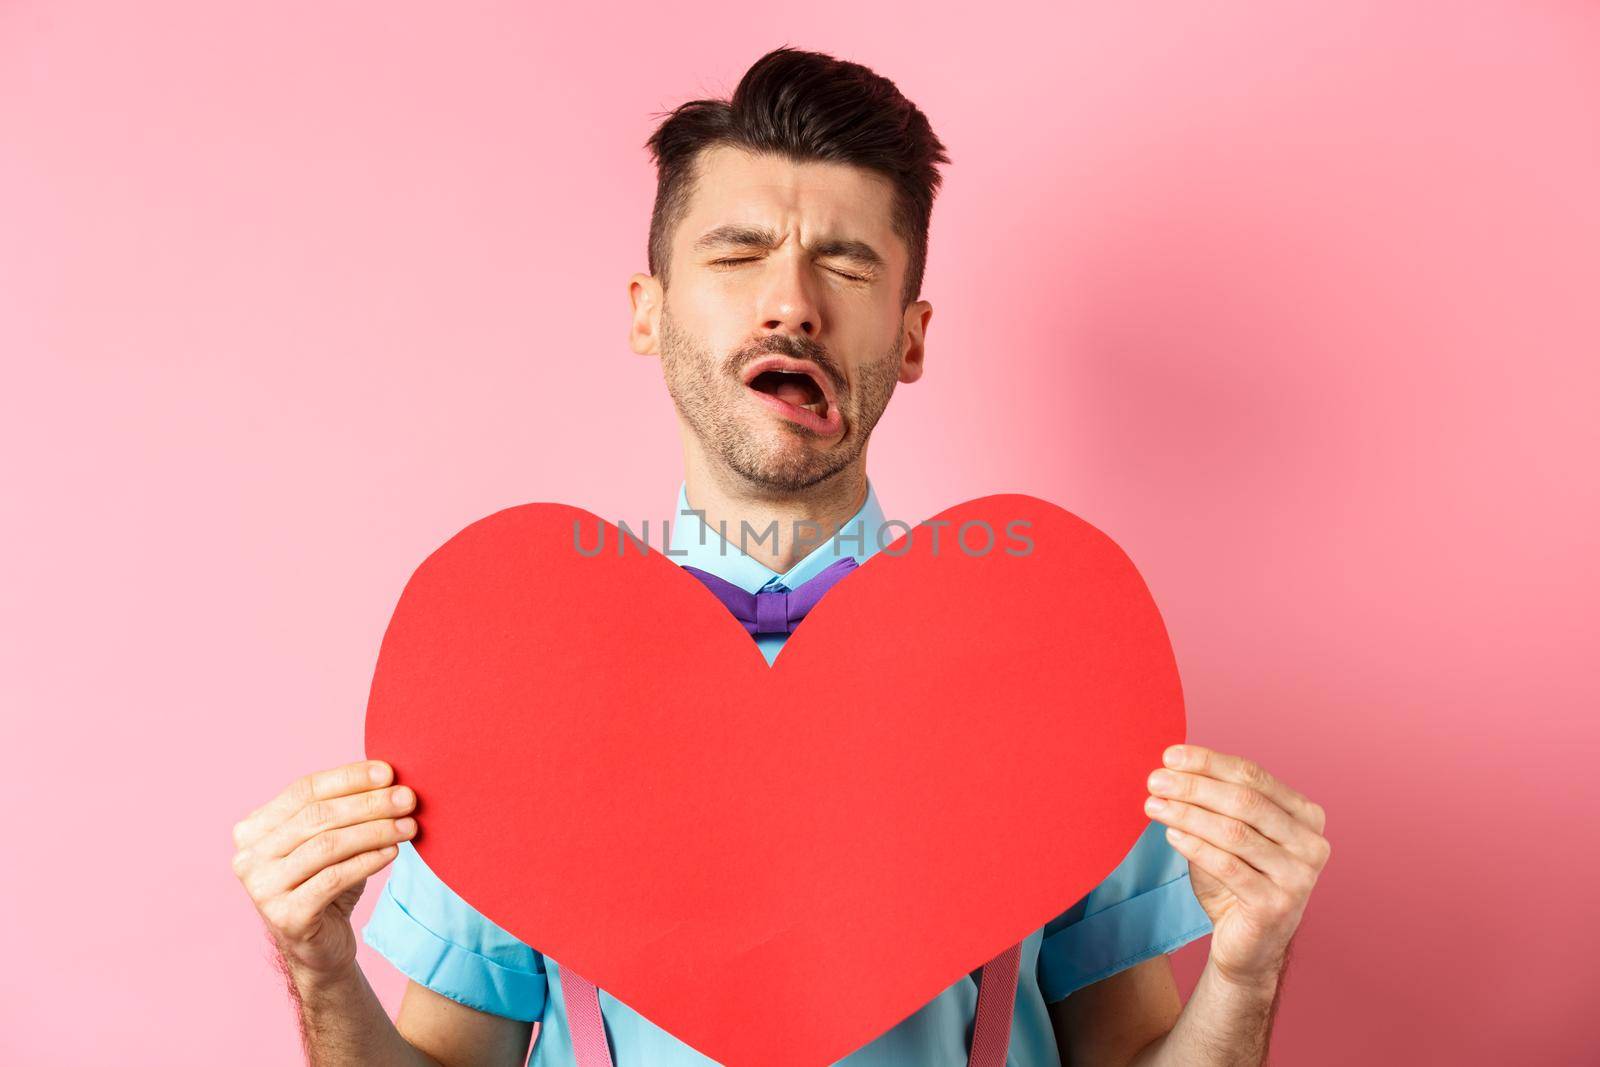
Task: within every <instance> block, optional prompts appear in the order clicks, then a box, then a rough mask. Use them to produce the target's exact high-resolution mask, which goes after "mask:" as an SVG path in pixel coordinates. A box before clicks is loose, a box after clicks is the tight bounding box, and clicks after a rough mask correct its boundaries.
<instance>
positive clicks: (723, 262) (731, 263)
mask: <svg viewBox="0 0 1600 1067" xmlns="http://www.w3.org/2000/svg"><path fill="white" fill-rule="evenodd" d="M754 262H755V258H754V257H751V256H745V257H743V258H740V259H713V260H712V261H711V265H712V266H713V267H736V266H738V265H739V264H740V263H754ZM828 270H829V271H830V272H831V273H833V274H837V275H838V276H839V277H841V278H848V279H849V280H850V281H853V282H864V281H866V280H867V279H866V278H863V277H861V276H860V275H858V274H846V273H845V272H844V271H842V270H834V269H833V268H832V267H829V268H828Z"/></svg>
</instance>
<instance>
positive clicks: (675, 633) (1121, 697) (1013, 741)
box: [366, 493, 1184, 1067]
mask: <svg viewBox="0 0 1600 1067" xmlns="http://www.w3.org/2000/svg"><path fill="white" fill-rule="evenodd" d="M984 524H987V532H986V529H985V525H984ZM890 529H891V530H892V529H894V528H893V527H891V528H890ZM600 531H603V532H604V535H605V538H604V542H603V544H604V549H605V550H604V551H603V552H601V553H600V554H598V555H586V554H584V553H585V552H588V551H592V550H593V549H594V547H595V545H596V543H597V541H596V539H597V537H598V536H599V532H600ZM935 535H937V541H936V539H935ZM868 536H871V533H870V532H869V534H868ZM580 544H581V546H582V548H583V549H584V551H580V550H579V545H580ZM619 545H620V546H621V547H622V552H621V553H620V554H619V551H618V546H619ZM986 546H987V550H986V551H983V549H985V547H986ZM730 551H732V549H731V548H730ZM1183 738H1184V713H1183V697H1182V690H1181V686H1180V683H1179V679H1178V672H1177V666H1176V663H1175V662H1174V658H1173V654H1172V650H1171V647H1170V645H1169V643H1168V640H1167V634H1166V628H1165V626H1164V624H1163V623H1162V620H1161V615H1160V612H1159V611H1158V609H1157V607H1156V605H1155V603H1154V601H1153V600H1152V599H1151V596H1150V594H1149V592H1148V590H1147V589H1146V588H1145V584H1144V582H1143V580H1142V579H1141V578H1140V576H1139V573H1138V571H1137V570H1136V569H1135V568H1134V566H1133V563H1132V562H1131V561H1130V560H1129V559H1128V557H1127V556H1126V555H1125V554H1124V553H1123V552H1122V550H1121V549H1120V548H1118V547H1117V545H1116V544H1115V543H1114V542H1113V541H1112V540H1111V539H1110V538H1108V537H1107V536H1106V535H1105V534H1103V533H1101V532H1100V531H1099V530H1097V529H1095V528H1094V527H1093V526H1091V525H1089V524H1088V523H1086V522H1084V521H1083V520H1081V519H1079V518H1077V517H1076V516H1074V515H1072V514H1070V513H1069V512H1067V511H1064V510H1062V509H1061V508H1059V507H1057V506H1055V505H1054V504H1050V503H1048V502H1046V501H1044V500H1040V499H1038V498H1037V497H1032V496H1027V495H1023V494H1014V493H1008V494H997V495H993V496H987V497H982V498H980V499H977V500H972V501H969V502H967V503H964V504H959V505H957V506H955V507H952V508H950V509H948V510H946V511H944V512H942V513H941V514H940V515H938V516H936V517H935V518H934V519H932V520H929V521H928V522H926V523H924V524H921V525H919V526H916V527H913V528H912V529H911V530H910V531H909V532H907V533H904V534H902V535H901V536H900V537H899V538H898V539H897V540H895V541H894V542H892V543H890V544H888V545H887V546H886V547H885V548H884V550H883V551H881V552H879V553H878V554H877V555H875V556H873V557H872V558H870V559H868V560H867V561H866V562H865V563H863V564H862V565H861V566H860V567H858V568H857V569H856V570H854V571H853V572H851V573H850V574H848V575H846V576H845V578H844V579H843V580H842V581H840V582H839V583H838V584H837V585H835V586H834V587H833V588H832V589H831V590H830V591H829V592H828V593H827V595H826V596H824V597H823V598H822V600H821V602H820V603H819V604H818V605H817V606H816V607H815V608H813V609H812V611H811V613H810V614H809V615H808V616H807V617H806V618H805V620H804V621H802V622H801V623H800V625H799V627H798V628H797V630H796V631H795V632H794V634H793V635H791V637H790V638H789V640H788V643H787V644H786V645H785V646H784V648H783V650H782V652H781V653H780V654H779V655H778V657H777V660H776V661H775V663H774V664H773V665H772V666H771V667H770V668H769V667H768V665H767V663H766V661H765V660H764V659H763V657H762V655H761V652H760V650H759V649H758V648H757V646H756V643H755V641H754V640H753V639H752V638H751V636H750V635H749V634H748V633H747V632H746V631H745V630H744V629H743V628H742V627H741V626H740V625H739V623H738V622H737V621H736V620H735V619H734V618H733V616H732V615H731V614H730V613H729V612H728V611H727V609H726V608H724V607H723V606H722V605H721V604H720V603H719V602H718V601H717V600H716V599H715V597H714V596H713V595H712V594H711V592H710V590H708V589H707V588H705V586H703V585H702V584H701V583H700V582H699V581H697V580H696V579H695V578H694V577H693V576H692V575H690V574H687V573H685V572H683V571H682V570H680V569H679V567H678V566H677V564H675V563H673V562H672V561H671V560H669V559H667V558H666V557H665V556H663V555H661V554H660V553H659V552H657V551H656V550H655V549H654V548H644V547H642V546H641V544H640V542H639V541H638V540H637V539H636V538H622V537H619V532H618V530H617V529H616V528H615V527H613V526H612V525H611V524H609V523H605V522H603V521H602V520H600V519H598V518H597V517H595V516H594V515H592V514H590V513H589V512H587V511H585V510H583V509H581V508H576V507H571V506H567V505H563V504H555V503H535V504H524V505H521V506H518V507H512V508H508V509H506V510H504V511H501V512H498V513H496V514H494V515H490V516H489V517H487V518H484V519H482V520H480V521H478V522H475V523H473V524H472V525H471V526H468V527H467V528H466V529H464V530H462V531H461V532H460V533H459V534H457V535H456V536H454V537H453V538H451V539H450V540H449V541H448V542H446V543H445V544H444V545H443V546H442V547H440V548H439V549H438V550H437V551H435V552H434V553H433V554H432V555H430V556H429V557H428V558H427V559H426V560H425V561H424V562H423V563H422V565H421V566H420V567H418V568H417V571H416V573H415V574H414V575H413V576H412V578H411V580H410V581H409V582H408V583H407V584H406V587H405V590H404V592H403V593H402V595H401V597H400V602H399V604H398V606H397V607H396V608H395V611H394V616H393V618H392V620H391V621H390V623H389V628H388V630H387V632H386V633H385V635H384V638H383V644H382V647H381V649H380V652H379V656H378V663H377V669H376V672H375V676H374V678H373V682H372V691H371V697H370V701H369V703H368V708H367V737H366V742H367V746H366V747H367V755H368V757H369V758H374V759H383V760H387V761H389V762H390V763H392V764H393V765H394V768H395V772H396V777H397V780H398V781H400V782H404V783H406V784H408V785H410V786H412V787H413V788H414V789H415V790H416V793H417V798H418V803H417V809H416V815H417V820H418V825H419V832H418V834H417V836H416V838H415V839H414V843H415V846H416V848H417V851H418V853H419V854H420V855H421V856H422V858H423V859H424V860H425V861H426V862H427V864H428V866H429V867H430V868H431V869H432V870H433V871H434V872H435V873H436V874H438V876H439V877H440V878H442V879H443V880H444V881H445V883H446V884H448V885H449V886H450V887H451V888H452V889H453V890H454V891H455V892H456V893H458V894H459V895H460V896H461V897H463V898H464V899H465V900H467V901H468V902H469V903H471V904H472V905H473V906H474V907H475V908H477V909H478V910H479V911H480V912H482V913H483V914H484V915H485V916H486V917H488V918H489V919H490V920H492V921H493V922H495V923H496V924H498V925H499V926H501V927H503V928H504V929H505V930H507V931H509V932H510V933H512V934H513V935H515V936H516V937H518V938H520V939H521V940H522V941H524V942H526V943H527V944H529V945H531V946H533V947H534V948H536V949H537V950H539V951H540V952H543V953H544V954H546V955H547V956H548V957H549V958H550V959H551V960H553V961H555V963H556V964H557V966H569V967H571V968H573V969H575V970H576V971H577V972H578V973H579V974H582V975H583V976H585V977H586V978H588V979H589V980H590V981H592V982H594V983H595V984H596V985H598V986H599V987H600V988H602V989H604V990H606V991H607V992H608V993H610V994H611V995H612V996H615V997H617V998H619V999H620V1000H622V1001H623V1002H624V1003H626V1004H628V1005H629V1006H630V1007H632V1008H633V1009H634V1010H635V1011H637V1012H639V1013H640V1014H641V1015H643V1016H644V1017H645V1018H647V1019H649V1020H651V1021H652V1022H653V1023H655V1024H656V1025H658V1026H660V1027H662V1028H663V1029H665V1030H667V1031H668V1032H669V1033H671V1034H673V1035H675V1036H676V1037H677V1038H678V1039H680V1040H682V1041H684V1042H685V1043H687V1044H689V1045H690V1046H692V1047H694V1048H695V1049H697V1050H699V1051H700V1052H702V1053H704V1054H705V1055H706V1056H709V1057H711V1058H712V1059H714V1060H717V1061H719V1062H721V1063H724V1064H728V1065H730V1067H746V1065H750V1067H821V1065H825V1064H829V1063H832V1062H833V1061H835V1060H837V1059H839V1058H841V1057H843V1056H845V1055H847V1054H849V1053H850V1052H851V1051H853V1050H854V1049H856V1048H858V1047H860V1046H862V1045H864V1044H866V1043H868V1042H870V1041H871V1040H872V1039H873V1038H875V1037H877V1036H878V1035H880V1034H882V1033H884V1032H885V1031H887V1030H888V1029H890V1028H892V1027H893V1026H894V1025H895V1024H897V1023H898V1022H900V1021H901V1020H902V1019H904V1018H906V1017H907V1016H908V1015H910V1014H912V1013H913V1012H915V1011H916V1010H917V1009H918V1008H920V1007H922V1006H923V1005H924V1004H926V1003H927V1002H928V1001H930V1000H932V999H933V998H934V997H936V996H937V995H938V994H939V993H940V992H941V991H943V990H944V989H945V988H947V987H948V986H950V985H951V983H953V982H955V981H958V980H961V979H962V978H963V977H964V976H965V975H966V974H967V973H968V972H970V971H973V970H975V969H976V968H978V967H979V966H981V965H982V964H983V963H984V962H985V961H987V960H988V959H990V958H991V957H993V956H995V955H996V954H998V953H999V952H1001V951H1002V950H1004V949H1005V948H1007V947H1008V946H1010V945H1012V944H1014V943H1016V942H1018V941H1020V940H1022V939H1023V938H1024V937H1025V936H1026V935H1028V934H1029V933H1030V932H1032V931H1034V930H1036V929H1038V928H1039V927H1040V926H1042V925H1044V924H1045V923H1046V922H1047V921H1049V920H1050V919H1051V918H1053V917H1055V916H1057V915H1059V914H1060V913H1061V912H1063V911H1065V910H1066V909H1067V908H1068V907H1070V906H1071V905H1072V904H1073V903H1074V902H1076V901H1078V900H1079V899H1081V898H1082V897H1083V896H1084V895H1085V894H1087V893H1088V892H1089V891H1090V890H1091V889H1093V888H1094V887H1095V886H1096V885H1097V884H1098V883H1099V882H1100V881H1101V880H1103V879H1104V878H1105V877H1106V875H1108V874H1109V873H1110V872H1111V871H1112V870H1113V869H1115V867H1116V866H1117V865H1118V864H1119V863H1120V862H1121V861H1122V859H1123V858H1124V857H1125V856H1126V855H1127V854H1128V852H1129V851H1130V849H1131V848H1132V847H1133V845H1134V843H1135V841H1136V840H1137V839H1138V837H1139V835H1140V833H1141V832H1142V831H1143V830H1144V829H1145V827H1146V826H1147V825H1148V819H1147V818H1146V816H1145V815H1144V813H1143V801H1144V797H1145V794H1146V789H1145V776H1146V774H1147V773H1148V772H1149V771H1150V770H1151V769H1152V768H1154V767H1156V766H1158V765H1159V764H1160V760H1161V753H1162V750H1163V749H1164V748H1165V747H1166V746H1167V745H1169V744H1172V743H1175V742H1180V741H1182V740H1183Z"/></svg>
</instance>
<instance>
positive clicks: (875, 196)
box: [675, 145, 905, 263]
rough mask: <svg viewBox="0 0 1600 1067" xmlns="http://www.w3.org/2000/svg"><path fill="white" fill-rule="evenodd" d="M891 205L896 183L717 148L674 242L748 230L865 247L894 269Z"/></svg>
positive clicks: (848, 168) (896, 252) (683, 245)
mask: <svg viewBox="0 0 1600 1067" xmlns="http://www.w3.org/2000/svg"><path fill="white" fill-rule="evenodd" d="M893 203H894V185H893V183H892V182H890V181H889V179H888V178H886V177H884V176H883V175H881V174H878V173H876V172H874V171H870V170H867V169H866V168H864V167H857V166H853V165H851V164H848V163H831V162H816V161H811V160H807V161H805V162H795V161H794V160H790V159H786V158H784V157H782V156H776V155H769V154H765V153H760V154H757V153H751V152H746V151H744V150H742V149H739V148H735V147H731V146H728V145H717V146H715V147H712V148H708V149H706V150H705V151H703V152H701V153H700V155H699V157H698V158H697V160H696V167H695V182H694V187H693V190H692V194H691V197H690V200H689V204H688V207H687V210H686V212H685V214H684V218H683V221H682V223H681V224H680V225H679V227H678V232H677V235H676V242H675V243H676V244H677V245H678V247H679V248H680V249H690V248H693V247H694V245H695V244H696V242H697V241H699V240H700V239H701V238H702V237H704V236H705V234H707V233H708V232H709V231H711V230H714V229H716V228H718V227H721V226H728V225H736V226H751V227H757V228H761V229H766V230H771V231H775V232H776V233H777V234H778V235H779V236H784V235H787V234H791V233H798V235H799V237H800V239H801V240H802V241H803V242H805V243H806V244H807V245H815V244H817V243H820V242H822V241H826V240H858V241H865V242H867V243H868V244H869V245H871V246H873V247H874V248H876V249H877V250H878V252H879V253H880V254H882V255H883V257H884V258H885V259H886V260H888V261H889V262H891V263H892V262H894V258H893V257H895V256H901V257H903V256H904V255H905V252H904V249H903V247H902V246H901V243H900V240H899V238H898V237H896V235H895V232H894V227H893V223H892V210H893Z"/></svg>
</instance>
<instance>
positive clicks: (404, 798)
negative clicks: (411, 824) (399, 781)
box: [394, 786, 413, 808]
mask: <svg viewBox="0 0 1600 1067" xmlns="http://www.w3.org/2000/svg"><path fill="white" fill-rule="evenodd" d="M412 796H413V794H412V792H411V790H409V789H407V788H406V787H405V786H401V787H400V788H398V789H396V790H395V791H394V805H395V807H397V808H403V807H405V806H406V805H407V804H409V803H411V799H412Z"/></svg>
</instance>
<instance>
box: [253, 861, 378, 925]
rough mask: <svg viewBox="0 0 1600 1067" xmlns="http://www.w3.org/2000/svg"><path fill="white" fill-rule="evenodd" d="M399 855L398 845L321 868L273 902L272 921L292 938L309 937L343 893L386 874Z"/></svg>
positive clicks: (269, 917)
mask: <svg viewBox="0 0 1600 1067" xmlns="http://www.w3.org/2000/svg"><path fill="white" fill-rule="evenodd" d="M399 851H400V849H399V846H398V845H388V846H385V847H384V848H380V849H377V850H375V851H372V852H363V853H361V854H360V855H358V856H351V857H350V858H349V859H347V860H344V861H342V862H340V863H335V864H334V865H333V866H331V867H324V868H322V870H320V871H318V872H317V873H316V874H314V875H312V876H311V877H310V878H309V879H307V880H306V881H305V882H302V883H301V884H300V886H299V887H298V888H296V889H295V890H294V891H293V892H292V893H288V894H285V895H284V896H281V897H276V898H274V904H273V906H272V907H271V909H269V910H270V911H271V914H270V915H269V916H268V919H269V921H270V922H271V923H272V924H273V925H274V926H276V927H277V928H278V929H279V930H280V931H282V932H283V933H285V934H287V935H288V936H289V937H291V938H296V939H298V938H304V937H306V936H307V934H308V933H309V932H310V930H311V928H312V926H313V925H315V924H316V923H317V922H319V921H320V920H321V918H322V913H323V912H325V911H327V910H328V905H329V904H332V903H333V902H334V901H335V900H337V899H338V897H339V894H340V893H343V892H344V891H345V890H347V889H349V888H350V887H351V886H354V885H359V884H360V883H362V882H363V881H365V880H366V879H368V878H371V877H372V876H373V875H374V874H377V873H378V872H379V871H381V870H383V868H384V867H386V866H388V864H389V862H390V861H391V860H393V859H394V858H395V856H396V855H398V854H399Z"/></svg>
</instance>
